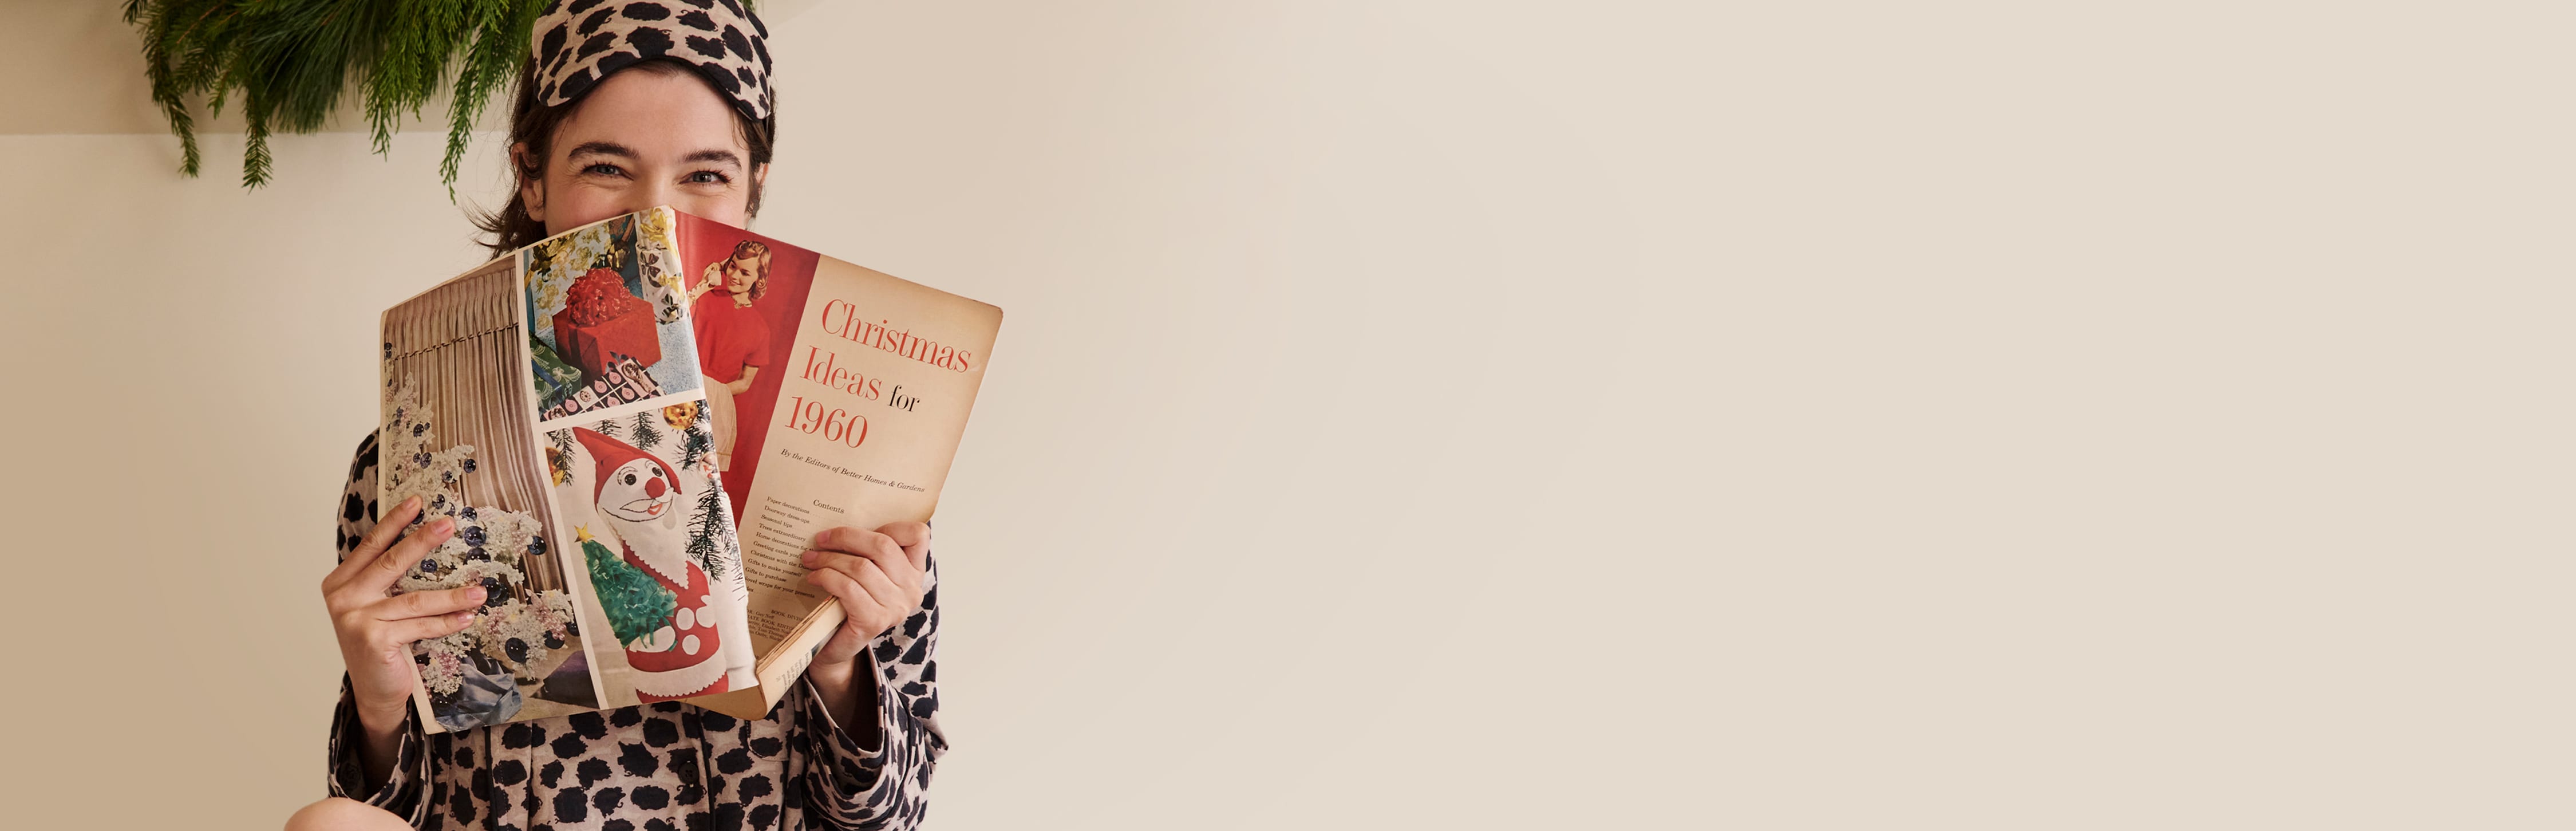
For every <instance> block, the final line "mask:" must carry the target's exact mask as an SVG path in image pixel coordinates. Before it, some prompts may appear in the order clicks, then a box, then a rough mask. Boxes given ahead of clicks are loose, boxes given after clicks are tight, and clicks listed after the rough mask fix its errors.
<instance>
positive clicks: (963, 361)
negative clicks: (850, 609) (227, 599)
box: [377, 208, 1002, 732]
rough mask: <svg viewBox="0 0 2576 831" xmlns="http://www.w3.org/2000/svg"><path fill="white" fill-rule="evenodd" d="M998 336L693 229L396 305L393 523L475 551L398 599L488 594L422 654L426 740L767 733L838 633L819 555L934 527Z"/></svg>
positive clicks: (386, 448)
mask: <svg viewBox="0 0 2576 831" xmlns="http://www.w3.org/2000/svg"><path fill="white" fill-rule="evenodd" d="M1001 322H1002V310H1001V309H999V308H996V307H994V306H991V305H988V304H984V303H979V302H976V301H974V300H969V299H967V298H964V297H959V296H957V295H954V294H949V293H947V292H943V291H940V290H937V289H933V288H930V287H927V286H923V285H920V284H917V283H911V282H907V281H904V280H900V279H897V278H894V277H891V276H888V275H885V274H882V273H879V272H876V271H872V270H869V269H866V268H861V267H859V266H855V265H851V264H849V263H845V262H841V261H839V260H834V259H831V258H829V257H823V256H820V255H817V254H815V253H814V252H811V251H807V250H805V249H802V248H797V247H794V246H791V245H786V244H784V243H781V242H778V241H777V240H773V239H770V238H767V237H763V236H760V235H758V234H754V233H751V232H749V231H745V230H742V229H740V228H735V227H732V226H729V225H725V224H722V223H718V222H713V221H710V220H706V219H702V218H699V217H695V216H690V215H688V214H684V213H680V212H678V211H675V210H672V209H670V208H653V209H650V210H646V211H642V212H638V213H634V214H628V215H625V216H620V217H617V218H614V219H609V220H605V221H602V222H598V223H594V224H591V225H587V226H584V227H581V228H578V229H574V230H572V231H567V232H565V233H562V234H558V235H556V236H553V237H549V238H547V239H546V240H544V241H542V242H539V243H537V244H535V245H531V246H529V247H527V248H523V249H520V250H519V251H517V252H515V253H513V254H511V255H509V256H504V257H501V258H499V259H495V260H493V261H491V262H489V263H485V264H483V265H482V266H480V267H477V268H475V269H474V270H472V271H468V272H466V273H465V274H463V275H461V276H458V277H456V278H455V279H451V280H448V281H447V282H445V283H441V284H439V285H438V286H437V287H435V288H432V289H430V290H428V291H425V292H422V293H421V294H419V295H418V296H415V297H413V298H411V299H409V300H405V301H403V302H402V303H400V304H397V305H395V306H394V307H393V308H391V309H388V310H386V311H385V314H384V347H383V361H384V409H383V424H382V427H381V432H380V433H379V439H378V443H379V448H380V451H379V452H380V453H382V454H383V455H382V459H383V462H382V467H381V469H380V473H379V477H380V478H379V480H378V485H377V487H378V493H377V499H378V501H377V504H380V505H393V504H397V503H399V502H400V501H402V500H403V499H404V498H406V497H410V496H419V497H420V498H421V502H422V504H423V506H424V509H423V511H422V514H421V517H420V522H423V523H425V522H428V521H430V520H432V519H435V518H437V517H441V516H446V517H452V518H454V519H455V520H456V529H457V530H456V533H455V535H454V536H452V537H451V538H450V539H449V540H448V541H447V542H446V543H445V544H443V545H441V546H440V547H439V548H438V549H437V550H435V551H433V552H431V553H430V554H429V556H427V557H426V558H424V559H423V560H422V561H421V564H420V566H419V567H418V568H417V569H415V570H414V571H413V572H411V573H410V574H407V575H405V576H404V578H403V579H402V580H401V581H400V582H399V584H398V585H397V587H396V590H397V591H423V590H435V589H446V588H455V587H459V586H465V585H474V584H480V585H482V586H483V587H485V589H486V590H487V597H488V600H487V601H486V602H485V605H484V607H483V608H482V609H480V610H478V611H477V613H476V616H475V620H474V622H473V624H472V625H470V626H468V627H466V629H465V630H464V631H462V632H458V633H456V634H453V635H448V636H446V637H441V638H433V639H428V640H423V641H420V642H419V643H417V644H416V645H415V646H414V648H413V653H414V654H413V658H414V661H415V663H416V664H417V665H418V666H419V669H420V675H421V685H420V688H419V690H418V691H417V692H416V693H415V696H414V699H415V703H416V704H417V705H418V706H419V708H420V712H421V715H422V723H423V724H424V726H425V727H426V728H427V729H429V730H430V731H432V732H440V731H445V730H462V729H465V728H468V727H475V726H481V725H490V724H500V723H505V722H511V721H520V720H525V719H533V718H546V717H550V716H556V715H562V714H565V713H570V712H577V711H581V710H593V709H607V708H614V707H625V706H631V705H634V704H638V703H642V702H649V701H668V700H687V701H690V702H691V703H694V704H697V705H699V706H702V707H706V708H708V709H711V710H715V711H718V712H722V713H726V714H729V715H734V716H739V717H743V718H760V717H762V716H764V715H765V714H767V713H768V712H769V710H770V709H771V708H772V707H774V706H776V704H777V703H778V699H779V698H780V697H781V696H782V695H784V694H785V692H786V690H787V689H788V688H789V687H790V685H792V684H793V683H795V681H796V678H797V676H798V675H800V674H802V673H803V672H804V671H805V666H806V662H807V661H809V660H811V659H812V657H813V655H814V653H815V651H816V650H819V649H821V648H822V645H823V642H824V641H825V640H827V639H828V638H829V637H830V636H831V634H832V632H833V631H834V629H835V628H836V627H838V626H839V625H840V622H841V619H842V616H841V610H840V606H839V604H837V603H836V602H834V601H833V599H832V597H831V595H830V594H828V593H825V592H821V591H818V590H815V589H812V588H810V587H808V586H806V585H805V584H804V583H803V582H802V580H803V577H804V575H805V568H804V567H803V565H802V564H800V563H799V561H798V558H799V556H800V555H801V554H802V553H803V552H804V550H805V549H806V548H807V546H808V545H810V544H811V542H812V541H813V537H814V535H815V534H816V533H818V532H820V531H822V530H823V529H825V528H830V527H835V526H842V525H851V526H858V527H861V528H876V527H878V526H881V525H883V524H885V523H888V522H896V521H904V520H911V521H926V520H928V519H929V518H930V516H931V512H932V510H933V509H934V508H935V507H937V505H938V502H939V491H940V487H941V485H943V484H944V483H945V482H946V481H947V478H948V467H949V463H950V461H951V460H952V459H953V458H954V457H955V455H956V452H957V445H958V442H959V440H960V439H961V438H962V437H963V436H964V435H965V431H966V420H967V416H968V414H969V413H970V412H972V410H973V408H974V403H975V394H976V392H977V390H978V389H979V388H980V387H981V385H982V382H983V378H984V367H985V364H986V362H987V361H988V360H989V358H990V356H991V353H992V348H993V342H994V338H995V337H996V335H997V334H998V332H999V331H1000V328H1001Z"/></svg>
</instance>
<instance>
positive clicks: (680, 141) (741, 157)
mask: <svg viewBox="0 0 2576 831" xmlns="http://www.w3.org/2000/svg"><path fill="white" fill-rule="evenodd" d="M513 149H514V152H525V146H524V145H522V146H520V147H517V148H513ZM550 152H551V153H552V154H553V156H552V157H551V158H548V159H546V160H545V176H544V177H543V178H542V179H540V180H537V181H533V182H523V183H521V184H520V197H521V198H522V199H523V200H525V202H526V204H527V206H528V213H529V214H530V215H531V216H533V217H535V218H536V219H537V220H539V221H542V222H544V223H545V224H546V233H547V234H548V235H554V234H560V233H563V232H565V231H569V230H572V229H574V228H578V227H581V226H583V225H588V224H590V223H593V222H597V221H600V220H603V219H607V218H609V217H612V216H617V215H619V214H624V213H631V212H634V211H640V210H643V209H645V208H650V207H653V206H655V205H669V206H671V207H674V208H678V209H680V210H681V211H685V212H687V213H692V214H696V215H698V216H702V217H706V218H708V219H712V220H715V221H717V222H722V223H725V224H728V225H734V226H743V225H748V224H750V220H751V189H752V184H753V182H755V181H756V180H759V179H761V178H763V177H766V176H768V175H769V169H768V168H769V166H768V165H761V166H760V167H759V168H758V169H752V168H751V167H750V160H751V148H750V147H748V146H746V145H745V144H744V143H743V141H742V138H741V136H740V135H739V133H738V132H737V130H736V128H735V125H734V111H733V108H732V107H731V106H729V105H727V104H726V103H725V100H724V98H722V97H720V96H718V95H717V94H716V91H715V90H714V89H713V88H711V87H708V86H707V82H705V81H703V80H699V79H698V76H697V74H696V73H694V72H654V71H638V70H632V69H630V70H627V71H624V72H619V73H616V74H614V75H610V76H608V79H607V80H605V81H601V82H600V83H599V85H598V86H597V87H595V88H593V89H592V90H591V91H590V94H589V95H588V96H587V97H584V98H583V99H582V100H581V103H580V104H577V105H575V106H574V108H573V112H572V115H571V116H570V117H567V118H565V119H564V120H563V123H562V124H560V125H557V126H556V127H555V135H554V141H553V146H552V147H551V148H550Z"/></svg>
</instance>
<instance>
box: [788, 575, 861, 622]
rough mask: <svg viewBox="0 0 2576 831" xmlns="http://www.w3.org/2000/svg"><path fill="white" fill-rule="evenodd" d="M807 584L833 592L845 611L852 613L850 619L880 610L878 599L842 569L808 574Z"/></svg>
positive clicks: (806, 576)
mask: <svg viewBox="0 0 2576 831" xmlns="http://www.w3.org/2000/svg"><path fill="white" fill-rule="evenodd" d="M805 582H806V583H807V584H810V585H812V586H814V587H815V588H819V589H822V590H824V591H827V592H831V593H832V596H833V597H837V598H840V600H841V603H842V605H843V606H844V607H845V608H844V609H843V611H845V612H850V613H852V614H850V615H849V617H851V618H853V619H855V618H857V617H859V616H860V613H873V612H875V611H876V610H877V609H878V608H879V604H878V603H877V601H876V598H875V597H873V596H870V595H869V594H868V590H867V588H866V587H863V586H860V585H859V581H857V580H853V579H850V575H848V574H845V573H842V572H841V570H840V569H835V568H819V569H815V570H813V571H809V572H806V573H805Z"/></svg>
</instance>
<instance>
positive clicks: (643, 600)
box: [581, 540, 680, 644]
mask: <svg viewBox="0 0 2576 831" xmlns="http://www.w3.org/2000/svg"><path fill="white" fill-rule="evenodd" d="M581 557H582V563H583V564H584V565H587V566H589V567H590V587H591V588H592V589H593V590H596V591H597V592H598V593H599V610H600V611H601V612H604V613H606V614H607V617H608V628H610V629H612V630H615V632H616V633H617V642H618V643H620V644H632V643H634V642H635V641H636V640H637V639H639V638H642V637H644V636H646V635H650V634H653V631H654V630H656V629H660V628H662V627H663V626H666V625H669V623H670V621H671V615H673V614H676V613H678V612H679V610H680V599H679V597H678V596H676V595H673V594H671V590H669V589H665V588H662V584H661V583H658V582H655V581H654V580H653V575H650V574H646V573H644V570H643V569H640V568H636V567H635V566H634V565H632V564H629V563H627V562H626V560H625V558H623V557H619V556H617V555H616V554H615V553H613V552H610V551H609V550H608V546H606V545H602V544H600V542H599V541H598V540H582V541H581Z"/></svg>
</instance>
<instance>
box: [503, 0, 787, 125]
mask: <svg viewBox="0 0 2576 831" xmlns="http://www.w3.org/2000/svg"><path fill="white" fill-rule="evenodd" d="M768 37H769V27H767V26H764V25H761V23H760V17H759V16H758V15H754V14H752V13H751V10H749V9H745V8H743V7H742V4H741V3H740V2H738V0H570V2H566V0H552V2H549V3H547V4H546V8H545V11H543V12H540V13H538V15H537V23H536V27H535V28H534V29H532V30H530V31H529V33H528V54H529V55H531V56H534V57H535V58H536V60H537V76H536V83H537V99H538V100H539V101H541V102H543V103H544V104H545V105H546V106H549V107H555V106H562V105H563V104H564V103H566V102H569V101H571V100H573V99H575V98H580V97H581V94H582V93H584V92H588V91H590V88H591V87H592V86H593V85H595V84H598V83H599V82H600V80H601V79H604V78H607V77H608V76H609V75H610V74H612V73H615V72H616V71H618V70H620V69H625V68H626V67H628V66H630V65H633V64H635V63H636V62H638V61H643V60H647V59H651V58H678V59H680V60H681V61H685V62H687V63H688V64H689V65H691V66H695V67H697V68H698V74H700V75H703V76H705V77H706V79H707V83H710V84H713V85H715V88H716V91H717V92H721V93H724V95H725V97H726V98H729V99H732V101H733V106H734V109H736V110H740V111H742V114H743V115H745V116H748V117H750V118H751V120H753V121H759V120H761V119H764V118H768V117H769V110H770V104H771V102H773V101H774V100H776V96H775V94H774V92H773V91H772V90H771V89H770V87H769V47H768V46H766V45H764V44H763V43H762V41H764V40H766V39H768Z"/></svg>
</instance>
